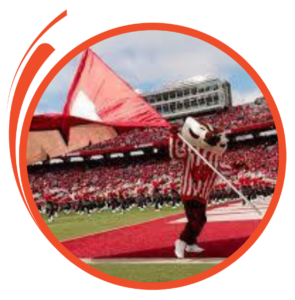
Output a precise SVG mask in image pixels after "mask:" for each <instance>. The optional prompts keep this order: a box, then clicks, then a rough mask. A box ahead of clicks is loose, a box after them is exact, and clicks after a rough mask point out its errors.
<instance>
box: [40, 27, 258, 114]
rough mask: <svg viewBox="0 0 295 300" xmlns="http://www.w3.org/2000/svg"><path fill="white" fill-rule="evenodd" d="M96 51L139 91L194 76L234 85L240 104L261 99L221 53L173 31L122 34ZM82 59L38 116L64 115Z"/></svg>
mask: <svg viewBox="0 0 295 300" xmlns="http://www.w3.org/2000/svg"><path fill="white" fill-rule="evenodd" d="M91 49H92V50H93V51H94V52H96V53H97V54H98V56H100V57H101V58H102V59H103V60H104V61H105V62H106V63H107V64H108V65H109V66H110V67H111V68H112V69H113V70H114V71H115V72H116V73H117V74H118V75H119V76H121V77H123V78H124V79H125V80H126V81H127V82H128V83H129V84H130V85H131V86H132V87H133V88H134V89H137V90H140V91H142V92H148V91H151V90H154V89H157V88H160V87H161V86H163V85H165V84H169V83H171V82H174V81H177V80H184V79H187V78H190V77H194V76H199V75H200V76H206V75H209V76H210V75H211V76H217V77H219V78H221V79H226V80H228V81H229V82H230V83H231V87H232V95H233V101H234V103H236V104H237V103H243V102H250V101H253V100H254V99H255V98H256V97H258V96H261V95H262V93H261V92H260V90H259V88H258V87H257V85H256V84H255V82H254V81H253V80H252V78H251V77H250V76H249V75H248V73H247V72H246V71H245V70H244V69H243V68H242V67H241V66H240V65H239V64H238V63H237V62H235V61H234V60H233V59H232V58H231V57H230V56H228V55H227V54H225V53H224V52H222V51H221V50H219V49H218V48H216V47H214V46H212V45H210V44H208V43H206V42H204V41H202V40H199V39H197V38H194V37H190V36H187V35H183V34H179V33H174V32H167V31H140V32H132V33H126V34H122V35H119V36H116V37H112V38H109V39H107V40H105V41H102V42H100V43H97V44H96V45H94V46H92V47H91ZM80 57H81V55H78V56H76V57H75V58H74V59H73V60H71V61H70V62H69V63H68V64H67V65H66V66H65V67H64V68H63V69H62V70H61V71H60V72H59V73H58V74H57V75H56V77H55V78H54V79H53V80H52V82H51V83H50V84H49V86H48V87H47V89H46V91H45V92H44V94H43V96H42V98H41V99H40V102H39V104H38V106H37V109H36V111H35V113H48V112H61V111H62V109H63V106H64V103H65V100H66V97H67V93H68V90H69V86H70V83H71V81H72V79H73V77H74V74H75V72H76V69H77V66H78V64H79V60H80Z"/></svg>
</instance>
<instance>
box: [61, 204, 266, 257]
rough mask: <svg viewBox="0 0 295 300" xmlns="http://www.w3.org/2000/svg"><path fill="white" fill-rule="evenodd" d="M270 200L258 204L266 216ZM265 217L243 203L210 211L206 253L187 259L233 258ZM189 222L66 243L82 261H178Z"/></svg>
mask: <svg viewBox="0 0 295 300" xmlns="http://www.w3.org/2000/svg"><path fill="white" fill-rule="evenodd" d="M269 202H270V199H262V200H259V201H256V205H257V206H258V208H259V209H260V210H261V211H262V212H263V213H265V211H266V209H267V207H268V204H269ZM260 220H261V217H259V216H258V215H257V213H255V212H254V211H253V210H252V208H251V207H250V206H243V205H242V204H241V203H233V204H231V205H227V206H222V207H217V208H214V209H212V210H209V211H208V223H207V224H206V226H205V228H204V230H203V232H202V234H201V236H200V240H199V244H200V246H201V247H203V248H204V249H205V252H204V253H202V254H201V255H194V254H193V255H187V257H214V258H215V257H220V258H223V257H224V258H226V257H228V256H230V255H231V254H233V253H234V252H235V251H236V250H237V249H238V248H239V247H241V246H242V245H243V243H244V242H245V241H246V240H247V239H248V238H249V237H250V235H251V234H252V233H253V232H254V230H255V229H256V227H257V226H258V224H259V223H260ZM185 222H186V219H185V216H184V215H183V214H180V215H174V216H170V217H165V218H162V219H159V220H154V221H149V222H146V223H143V224H139V225H132V226H129V227H125V228H120V229H115V230H111V231H107V232H103V233H98V234H93V235H91V236H86V237H81V238H76V239H73V240H69V241H65V242H63V245H64V246H65V247H66V248H67V249H68V250H69V251H71V252H72V253H73V254H74V255H76V256H77V257H79V258H88V259H99V258H170V257H174V246H173V245H174V241H175V240H176V239H177V238H178V236H179V234H180V232H181V231H182V229H183V227H184V224H185Z"/></svg>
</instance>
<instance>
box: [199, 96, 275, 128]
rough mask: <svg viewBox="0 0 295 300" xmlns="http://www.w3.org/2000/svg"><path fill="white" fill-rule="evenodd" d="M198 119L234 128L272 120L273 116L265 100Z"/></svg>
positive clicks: (222, 126) (218, 125)
mask: <svg viewBox="0 0 295 300" xmlns="http://www.w3.org/2000/svg"><path fill="white" fill-rule="evenodd" d="M197 119H198V120H199V121H202V122H205V123H209V124H212V125H215V126H217V127H221V128H224V129H231V130H232V129H237V128H241V127H243V126H250V125H254V124H257V123H264V122H268V121H272V120H273V117H272V114H271V112H270V110H269V107H268V105H267V103H266V101H265V100H264V101H256V102H253V103H248V104H244V105H239V106H235V107H231V108H230V109H228V110H226V111H221V112H218V113H215V114H211V115H206V116H203V117H200V118H197Z"/></svg>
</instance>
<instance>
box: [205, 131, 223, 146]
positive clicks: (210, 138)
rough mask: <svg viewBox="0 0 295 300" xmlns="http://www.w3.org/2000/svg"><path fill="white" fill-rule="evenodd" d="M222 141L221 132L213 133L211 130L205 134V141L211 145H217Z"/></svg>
mask: <svg viewBox="0 0 295 300" xmlns="http://www.w3.org/2000/svg"><path fill="white" fill-rule="evenodd" d="M220 141H221V135H220V134H213V133H211V132H208V133H207V134H206V136H205V142H206V143H207V144H209V145H210V146H216V145H217V144H218V143H219V142H220Z"/></svg>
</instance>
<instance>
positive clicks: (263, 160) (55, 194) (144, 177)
mask: <svg viewBox="0 0 295 300" xmlns="http://www.w3.org/2000/svg"><path fill="white" fill-rule="evenodd" d="M224 162H225V163H226V164H228V165H230V166H233V165H235V166H238V165H239V164H241V165H242V166H243V168H242V171H239V174H238V175H235V176H233V177H232V178H231V181H232V182H233V184H234V185H235V186H236V187H237V188H239V189H241V188H242V189H245V187H248V189H251V190H259V189H260V190H261V189H263V188H270V189H273V188H274V186H275V182H276V177H277V170H278V144H277V140H273V139H271V138H263V139H261V140H258V141H257V140H255V141H250V142H249V141H247V142H239V143H236V144H235V145H232V146H231V148H230V149H229V150H228V151H227V152H226V155H225V156H224ZM182 173H183V165H182V163H181V162H180V161H176V160H170V159H169V158H168V156H167V157H153V158H151V157H150V156H146V155H144V156H143V157H137V158H135V157H132V158H127V157H126V158H117V159H116V160H114V159H112V160H110V161H108V162H90V163H70V164H61V165H48V166H47V168H46V167H44V166H43V167H42V168H39V169H36V168H34V169H33V170H32V171H30V172H29V180H30V184H31V188H32V192H33V194H34V195H35V198H38V199H39V198H40V199H43V200H47V199H48V198H51V200H52V199H59V200H63V201H69V200H74V199H75V200H79V199H85V198H86V199H88V200H91V201H101V200H107V199H110V198H114V197H118V196H122V195H124V196H125V197H127V196H128V197H133V198H136V197H137V196H138V195H140V194H144V195H146V196H151V195H152V194H153V192H154V189H155V188H158V189H159V192H160V193H161V194H162V195H163V196H165V195H168V194H170V193H171V191H172V190H176V191H177V192H178V193H180V188H181V179H182ZM69 179H70V180H69ZM220 192H222V193H227V194H232V191H231V190H230V189H229V188H228V187H227V185H226V184H224V183H222V182H220V181H219V182H217V184H216V187H215V192H213V196H212V198H215V197H216V193H217V194H218V193H220ZM44 195H46V197H44ZM45 198H47V199H45Z"/></svg>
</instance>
